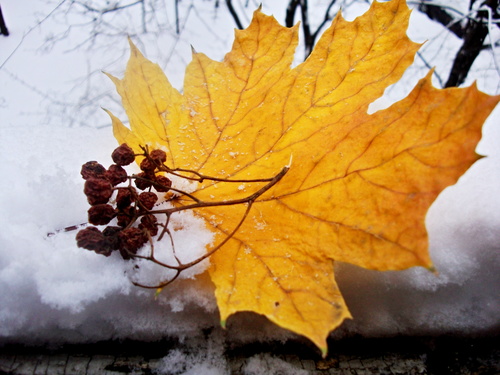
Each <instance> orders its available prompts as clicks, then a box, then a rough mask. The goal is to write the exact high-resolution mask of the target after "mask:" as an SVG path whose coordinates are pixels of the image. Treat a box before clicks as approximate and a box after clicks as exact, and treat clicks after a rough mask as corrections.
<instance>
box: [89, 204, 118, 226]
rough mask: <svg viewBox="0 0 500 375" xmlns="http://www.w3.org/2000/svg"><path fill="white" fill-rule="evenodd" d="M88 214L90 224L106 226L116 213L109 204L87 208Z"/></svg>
mask: <svg viewBox="0 0 500 375" xmlns="http://www.w3.org/2000/svg"><path fill="white" fill-rule="evenodd" d="M88 214H89V223H90V224H94V225H106V224H108V223H109V222H110V221H111V220H112V219H113V218H114V217H115V216H116V211H115V209H114V208H113V206H111V205H109V204H96V205H95V206H92V207H90V208H89V210H88Z"/></svg>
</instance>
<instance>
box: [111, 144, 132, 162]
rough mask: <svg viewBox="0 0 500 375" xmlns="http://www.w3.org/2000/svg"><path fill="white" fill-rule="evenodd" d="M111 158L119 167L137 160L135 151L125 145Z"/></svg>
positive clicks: (114, 152)
mask: <svg viewBox="0 0 500 375" xmlns="http://www.w3.org/2000/svg"><path fill="white" fill-rule="evenodd" d="M111 158H112V159H113V161H114V162H115V163H116V164H118V165H129V164H130V163H132V162H133V161H134V160H135V154H134V150H132V149H131V148H130V147H129V146H128V145H127V144H126V143H123V144H122V145H121V146H119V147H117V148H116V149H115V150H114V151H113V153H112V154H111Z"/></svg>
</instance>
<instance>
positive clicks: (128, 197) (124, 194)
mask: <svg viewBox="0 0 500 375" xmlns="http://www.w3.org/2000/svg"><path fill="white" fill-rule="evenodd" d="M130 189H134V188H133V187H130V188H127V189H118V194H116V207H117V208H120V209H123V208H125V207H128V206H130V204H131V203H132V202H133V201H134V195H133V194H132V192H131V191H130ZM134 190H135V189H134Z"/></svg>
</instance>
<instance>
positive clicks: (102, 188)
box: [83, 177, 113, 206]
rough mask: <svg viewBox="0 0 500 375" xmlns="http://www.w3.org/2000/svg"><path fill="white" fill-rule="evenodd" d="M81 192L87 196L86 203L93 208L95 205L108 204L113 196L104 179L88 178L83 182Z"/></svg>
mask: <svg viewBox="0 0 500 375" xmlns="http://www.w3.org/2000/svg"><path fill="white" fill-rule="evenodd" d="M83 192H84V193H85V195H86V196H87V200H88V202H89V203H90V204H91V205H92V206H94V205H96V204H101V203H108V201H109V198H111V195H112V194H113V187H112V186H111V183H110V182H109V181H108V180H106V179H104V178H96V177H90V178H89V179H88V180H87V181H85V185H84V188H83Z"/></svg>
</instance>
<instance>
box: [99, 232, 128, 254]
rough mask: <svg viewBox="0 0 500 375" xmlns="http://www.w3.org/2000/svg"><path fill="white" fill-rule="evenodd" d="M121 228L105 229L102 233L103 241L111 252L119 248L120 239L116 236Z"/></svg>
mask: <svg viewBox="0 0 500 375" xmlns="http://www.w3.org/2000/svg"><path fill="white" fill-rule="evenodd" d="M122 229H123V228H120V227H106V228H104V230H103V231H102V234H103V235H104V240H105V241H106V243H107V245H108V246H109V248H110V249H111V250H118V249H119V248H120V238H119V237H118V234H119V233H120V232H121V231H122Z"/></svg>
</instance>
